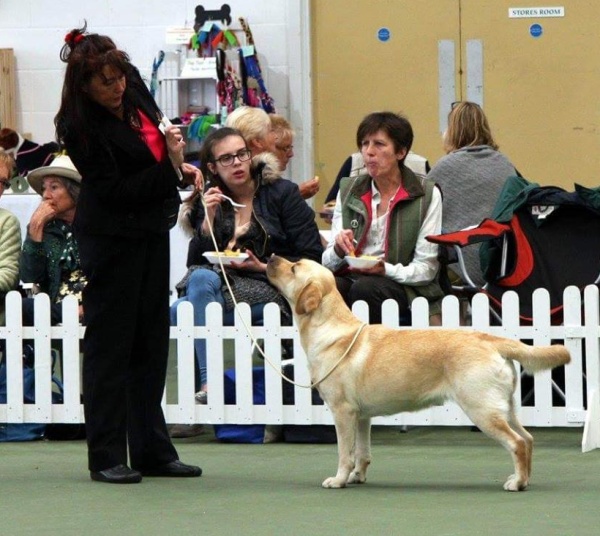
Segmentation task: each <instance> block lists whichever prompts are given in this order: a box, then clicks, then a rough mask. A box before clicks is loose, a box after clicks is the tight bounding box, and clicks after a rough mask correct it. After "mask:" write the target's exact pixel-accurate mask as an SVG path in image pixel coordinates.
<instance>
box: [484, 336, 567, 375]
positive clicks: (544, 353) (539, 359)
mask: <svg viewBox="0 0 600 536" xmlns="http://www.w3.org/2000/svg"><path fill="white" fill-rule="evenodd" d="M494 343H495V346H496V348H497V349H498V351H499V352H500V354H501V355H502V356H503V357H505V358H506V359H513V360H515V361H518V362H519V363H521V365H522V366H523V369H524V370H525V372H526V373H527V374H534V373H536V372H539V371H540V370H548V369H553V368H554V367H559V366H560V365H566V364H567V363H569V362H570V361H571V355H570V354H569V351H568V350H567V349H566V348H565V347H564V346H563V345H562V344H553V345H552V346H529V345H527V344H523V343H522V342H520V341H513V340H510V339H502V338H498V339H495V341H494Z"/></svg>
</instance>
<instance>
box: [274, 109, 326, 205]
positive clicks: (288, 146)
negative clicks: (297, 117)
mask: <svg viewBox="0 0 600 536" xmlns="http://www.w3.org/2000/svg"><path fill="white" fill-rule="evenodd" d="M270 117H271V125H272V127H273V129H274V130H275V134H276V135H277V141H276V142H275V156H276V157H277V160H279V164H280V165H281V171H285V170H286V168H287V165H288V163H289V161H290V160H291V159H292V158H293V157H294V137H295V135H296V133H295V132H294V129H293V128H292V125H291V124H290V122H289V121H288V120H287V119H286V118H285V117H283V116H282V115H279V114H270ZM298 188H300V195H301V196H302V198H303V199H310V198H311V197H313V196H314V195H315V194H316V193H317V192H318V191H319V177H313V178H312V179H309V180H307V181H304V182H303V183H301V184H299V185H298Z"/></svg>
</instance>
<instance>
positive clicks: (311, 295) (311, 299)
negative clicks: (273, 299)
mask: <svg viewBox="0 0 600 536" xmlns="http://www.w3.org/2000/svg"><path fill="white" fill-rule="evenodd" d="M322 297H323V293H322V292H321V289H320V287H319V285H317V284H316V283H314V282H313V281H309V282H308V283H307V284H306V286H305V287H304V288H303V289H302V290H301V291H300V295H299V296H298V300H297V301H296V313H297V314H299V315H305V314H308V313H312V312H313V311H314V310H315V309H316V308H317V307H318V306H319V304H320V303H321V298H322Z"/></svg>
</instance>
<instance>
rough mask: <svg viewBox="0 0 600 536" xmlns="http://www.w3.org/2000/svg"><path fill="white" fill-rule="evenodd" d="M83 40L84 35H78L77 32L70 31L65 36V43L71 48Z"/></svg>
mask: <svg viewBox="0 0 600 536" xmlns="http://www.w3.org/2000/svg"><path fill="white" fill-rule="evenodd" d="M83 39H85V35H83V34H82V33H80V32H79V30H71V31H70V32H69V33H68V34H67V35H65V43H67V44H68V45H71V46H73V45H76V44H77V43H80V42H81V41H82V40H83Z"/></svg>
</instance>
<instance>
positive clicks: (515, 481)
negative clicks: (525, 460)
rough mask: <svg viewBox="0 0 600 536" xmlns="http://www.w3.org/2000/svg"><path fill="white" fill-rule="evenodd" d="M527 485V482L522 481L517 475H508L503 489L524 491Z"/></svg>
mask: <svg viewBox="0 0 600 536" xmlns="http://www.w3.org/2000/svg"><path fill="white" fill-rule="evenodd" d="M528 484H529V482H527V481H522V480H521V479H519V478H518V477H517V475H510V476H509V477H508V479H507V481H506V482H505V483H504V489H505V490H506V491H525V490H526V489H527V485H528Z"/></svg>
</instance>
